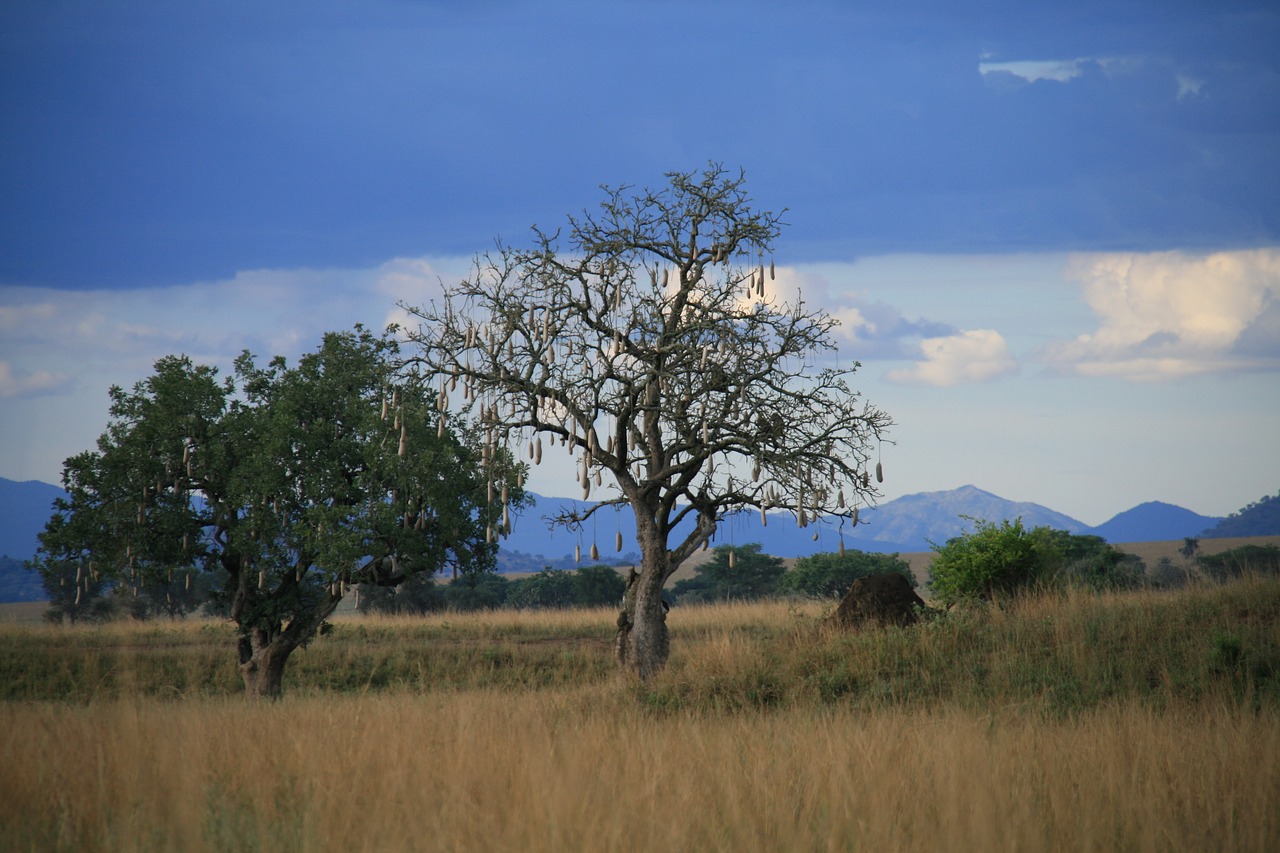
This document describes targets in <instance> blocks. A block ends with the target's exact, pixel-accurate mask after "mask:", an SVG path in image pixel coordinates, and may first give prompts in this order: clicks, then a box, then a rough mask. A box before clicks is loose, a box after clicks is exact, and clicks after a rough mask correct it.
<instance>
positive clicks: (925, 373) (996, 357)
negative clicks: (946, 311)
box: [886, 329, 1017, 386]
mask: <svg viewBox="0 0 1280 853" xmlns="http://www.w3.org/2000/svg"><path fill="white" fill-rule="evenodd" d="M920 354H921V355H923V356H924V360H923V361H918V362H916V363H915V364H914V365H912V366H911V367H909V368H907V369H905V370H890V371H889V372H888V373H887V374H886V378H888V379H889V380H890V381H891V382H901V383H904V384H909V385H936V386H950V385H960V384H963V383H967V382H985V381H988V380H991V379H996V378H999V377H1001V376H1005V375H1007V374H1010V373H1013V372H1015V371H1016V370H1017V364H1016V362H1015V361H1014V360H1013V357H1012V356H1011V355H1010V354H1009V345H1008V344H1007V343H1006V342H1005V339H1004V337H1003V336H1002V335H1001V334H1000V333H999V332H997V331H995V330H994V329H971V330H967V331H962V332H960V333H958V334H955V335H947V336H945V337H937V338H925V339H924V340H923V341H921V342H920Z"/></svg>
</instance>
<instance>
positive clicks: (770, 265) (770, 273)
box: [769, 258, 774, 281]
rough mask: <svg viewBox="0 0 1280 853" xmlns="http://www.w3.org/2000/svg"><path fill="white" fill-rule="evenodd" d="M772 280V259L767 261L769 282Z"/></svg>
mask: <svg viewBox="0 0 1280 853" xmlns="http://www.w3.org/2000/svg"><path fill="white" fill-rule="evenodd" d="M773 278H774V274H773V258H770V259H769V281H773Z"/></svg>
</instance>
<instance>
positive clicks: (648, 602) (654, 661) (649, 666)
mask: <svg viewBox="0 0 1280 853" xmlns="http://www.w3.org/2000/svg"><path fill="white" fill-rule="evenodd" d="M641 553H642V554H643V557H642V558H641V564H640V571H639V572H637V571H636V570H635V569H632V570H631V573H630V575H629V576H628V577H627V591H626V594H625V595H624V596H623V599H622V612H620V613H619V614H618V633H617V637H616V639H615V642H614V653H615V655H616V657H617V659H618V664H619V665H620V666H621V667H622V668H623V669H624V670H626V671H628V672H631V673H633V674H635V675H636V676H638V677H639V678H640V679H641V680H642V681H643V680H647V679H648V678H649V677H650V676H652V675H655V674H656V673H658V672H660V671H661V670H662V668H663V667H664V666H666V664H667V656H668V655H669V654H670V651H671V640H670V636H669V634H668V632H667V612H666V607H664V606H663V602H662V586H663V584H664V583H666V580H667V577H668V576H669V575H670V571H669V568H670V564H669V557H668V554H667V551H666V548H665V547H663V546H662V545H658V544H652V545H650V544H648V543H641Z"/></svg>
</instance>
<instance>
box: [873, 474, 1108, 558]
mask: <svg viewBox="0 0 1280 853" xmlns="http://www.w3.org/2000/svg"><path fill="white" fill-rule="evenodd" d="M965 516H968V517H969V518H976V519H979V520H982V521H990V522H1000V521H1013V520H1014V519H1016V518H1021V519H1022V523H1023V525H1024V526H1026V527H1042V526H1043V527H1052V528H1055V529H1057V530H1067V531H1070V532H1071V533H1087V532H1089V528H1088V526H1087V525H1085V524H1084V523H1082V522H1079V521H1076V520H1075V519H1074V518H1071V517H1070V516H1067V515H1063V514H1062V513H1060V512H1054V511H1053V510H1051V509H1049V508H1047V507H1043V506H1041V505H1040V504H1036V503H1028V502H1023V501H1010V500H1005V499H1004V498H1002V497H999V496H998V495H993V494H991V493H990V492H985V491H983V490H982V489H979V488H978V487H977V486H961V487H960V488H958V489H952V490H950V491H945V492H920V493H918V494H914V495H903V496H902V497H900V498H898V499H896V500H892V501H889V502H888V503H886V504H884V505H882V506H880V507H878V508H877V509H874V510H870V511H868V512H867V513H866V517H867V520H868V530H869V533H870V535H871V536H873V537H874V538H875V539H879V540H885V541H892V542H897V543H900V544H901V546H902V548H903V550H904V551H907V552H913V551H928V550H929V543H930V542H931V541H932V542H936V543H938V544H942V543H943V542H946V541H947V540H948V539H950V538H952V537H953V536H958V535H960V534H961V533H964V532H965V531H970V530H972V529H973V523H972V522H970V521H967V520H966V519H965Z"/></svg>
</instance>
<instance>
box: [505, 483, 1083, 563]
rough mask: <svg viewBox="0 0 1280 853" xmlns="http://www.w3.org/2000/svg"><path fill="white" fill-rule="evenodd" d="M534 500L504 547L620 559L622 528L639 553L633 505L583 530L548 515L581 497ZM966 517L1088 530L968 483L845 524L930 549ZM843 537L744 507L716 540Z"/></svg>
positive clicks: (873, 542)
mask: <svg viewBox="0 0 1280 853" xmlns="http://www.w3.org/2000/svg"><path fill="white" fill-rule="evenodd" d="M534 498H535V501H536V503H535V505H534V506H533V507H532V508H530V509H528V510H526V511H525V512H523V513H522V514H521V516H520V518H519V519H518V520H517V521H516V523H515V525H514V527H515V529H514V531H513V532H512V534H511V536H510V537H509V538H507V539H505V540H503V542H502V548H503V549H511V550H515V551H521V552H523V553H525V554H533V555H537V554H542V555H545V556H547V557H550V558H557V559H558V558H560V557H562V556H564V555H566V554H569V555H572V554H573V550H574V547H575V546H576V545H578V544H581V546H582V553H583V557H584V559H585V557H586V555H587V553H588V552H589V550H590V548H591V543H592V542H593V541H594V542H595V543H596V544H597V546H598V548H599V551H600V556H601V557H616V556H618V554H617V550H616V546H615V536H616V534H617V533H618V532H619V531H621V532H622V538H623V546H622V550H623V552H624V555H625V553H626V552H628V551H638V550H639V548H638V547H637V546H636V539H635V535H636V532H635V531H636V528H635V520H634V518H632V517H631V513H630V511H629V510H626V509H623V510H620V511H615V510H613V509H605V510H603V511H601V512H600V513H599V514H598V515H597V516H596V517H595V519H594V520H591V521H588V522H587V523H586V526H585V528H584V529H583V530H582V531H581V533H575V532H572V531H566V530H563V529H548V526H547V523H546V522H545V521H543V517H544V516H551V515H555V514H556V513H557V512H558V511H559V509H560V508H561V507H565V506H568V507H573V508H577V509H581V508H582V507H583V506H584V504H583V503H582V502H581V501H574V500H569V499H567V498H565V499H562V498H548V497H543V496H541V495H534ZM966 515H967V516H971V517H973V518H979V519H983V520H986V521H1002V520H1005V519H1008V520H1013V519H1015V518H1018V517H1021V518H1022V521H1023V523H1024V524H1025V525H1027V526H1028V527H1037V526H1040V525H1046V526H1049V527H1055V528H1059V529H1063V530H1070V531H1071V532H1073V533H1083V532H1088V528H1087V527H1086V526H1085V525H1084V524H1082V523H1081V522H1079V521H1076V520H1075V519H1073V518H1070V517H1069V516H1066V515H1063V514H1062V513H1058V512H1054V511H1053V510H1051V509H1047V508H1045V507H1043V506H1040V505H1039V504H1034V503H1019V502H1016V501H1008V500H1005V499H1004V498H1001V497H998V496H996V495H993V494H991V493H990V492H984V491H983V490H981V489H979V488H976V487H974V486H964V487H962V488H959V489H954V490H952V491H947V492H925V493H921V494H915V495H906V496H904V497H901V498H897V499H896V500H892V501H889V502H887V503H885V504H883V505H881V506H880V507H878V508H876V509H868V510H865V511H864V512H863V513H862V523H861V524H859V525H858V527H857V528H856V530H855V529H853V528H849V527H848V526H847V525H846V527H845V528H844V530H843V536H844V544H845V547H846V548H857V549H859V550H862V551H873V552H878V553H893V552H898V553H909V552H913V551H927V550H929V541H930V540H932V541H935V542H939V543H941V542H944V541H946V540H947V539H948V538H950V537H952V536H956V535H958V534H960V533H961V532H963V531H964V530H966V529H969V528H971V526H972V525H970V523H969V522H967V521H965V520H964V518H962V516H966ZM682 529H687V528H682ZM815 533H816V534H817V538H816V539H815V538H814V534H815ZM840 536H841V532H840V528H839V527H838V526H837V525H835V524H831V523H825V522H824V523H820V524H814V525H810V526H809V527H806V528H805V529H803V530H801V529H799V528H798V527H797V525H796V522H795V518H794V516H792V515H791V514H790V513H786V512H777V513H770V514H769V522H768V524H767V525H764V524H761V521H760V514H759V513H758V512H743V513H739V514H737V515H736V516H734V517H733V518H730V519H728V520H727V521H726V522H725V523H724V524H722V525H721V526H720V530H719V532H718V533H717V534H716V540H715V542H714V543H713V544H716V545H722V544H736V545H745V544H748V543H752V542H758V543H760V546H761V550H763V551H764V552H765V553H766V554H772V555H774V556H777V557H803V556H807V555H809V554H816V553H819V552H823V551H835V550H837V549H838V548H839V547H840Z"/></svg>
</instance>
